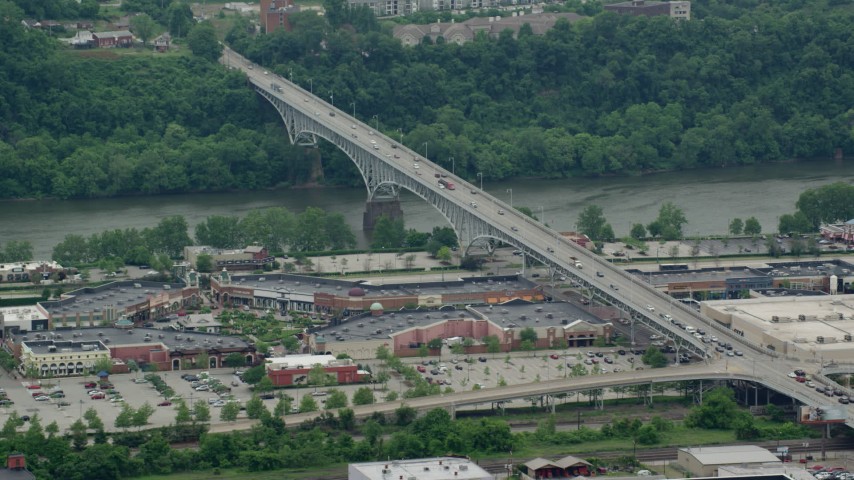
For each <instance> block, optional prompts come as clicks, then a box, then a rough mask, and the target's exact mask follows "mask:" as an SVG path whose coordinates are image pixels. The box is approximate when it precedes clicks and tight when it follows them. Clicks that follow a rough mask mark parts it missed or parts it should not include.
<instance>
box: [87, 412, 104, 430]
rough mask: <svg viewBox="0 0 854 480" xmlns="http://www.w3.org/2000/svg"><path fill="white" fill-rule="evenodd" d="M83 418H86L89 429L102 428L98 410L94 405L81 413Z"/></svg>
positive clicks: (102, 423)
mask: <svg viewBox="0 0 854 480" xmlns="http://www.w3.org/2000/svg"><path fill="white" fill-rule="evenodd" d="M83 419H84V420H86V425H87V427H88V428H89V429H90V430H103V429H104V422H103V421H101V417H99V416H98V411H97V410H95V407H89V408H87V409H86V413H84V414H83Z"/></svg>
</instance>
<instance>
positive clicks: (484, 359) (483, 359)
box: [477, 357, 486, 363]
mask: <svg viewBox="0 0 854 480" xmlns="http://www.w3.org/2000/svg"><path fill="white" fill-rule="evenodd" d="M477 361H479V362H482V363H486V357H477Z"/></svg>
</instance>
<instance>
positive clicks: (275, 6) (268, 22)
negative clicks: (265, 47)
mask: <svg viewBox="0 0 854 480" xmlns="http://www.w3.org/2000/svg"><path fill="white" fill-rule="evenodd" d="M298 11H299V7H297V6H295V5H294V2H293V0H261V25H262V26H263V27H264V31H265V32H266V33H272V32H275V31H276V30H278V29H280V28H283V29H284V30H285V31H287V32H289V31H291V24H290V22H289V21H288V17H290V15H291V14H292V13H295V12H298Z"/></svg>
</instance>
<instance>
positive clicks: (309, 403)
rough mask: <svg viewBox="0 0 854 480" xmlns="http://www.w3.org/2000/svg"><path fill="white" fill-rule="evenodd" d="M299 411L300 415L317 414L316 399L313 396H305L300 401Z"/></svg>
mask: <svg viewBox="0 0 854 480" xmlns="http://www.w3.org/2000/svg"><path fill="white" fill-rule="evenodd" d="M299 411H300V413H306V412H316V411H317V402H316V401H314V397H312V396H311V395H303V396H302V399H301V400H300V401H299Z"/></svg>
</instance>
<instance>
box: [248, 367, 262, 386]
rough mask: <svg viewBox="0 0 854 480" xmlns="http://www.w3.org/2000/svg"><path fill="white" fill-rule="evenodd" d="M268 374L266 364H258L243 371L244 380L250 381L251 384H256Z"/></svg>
mask: <svg viewBox="0 0 854 480" xmlns="http://www.w3.org/2000/svg"><path fill="white" fill-rule="evenodd" d="M266 376H267V369H266V368H264V365H256V366H254V367H252V368H249V369H247V370H246V371H245V372H243V381H244V382H246V383H248V384H249V385H255V384H257V383H258V382H260V381H261V379H263V378H265V377H266Z"/></svg>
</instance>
